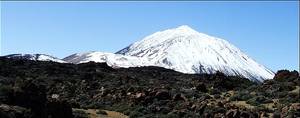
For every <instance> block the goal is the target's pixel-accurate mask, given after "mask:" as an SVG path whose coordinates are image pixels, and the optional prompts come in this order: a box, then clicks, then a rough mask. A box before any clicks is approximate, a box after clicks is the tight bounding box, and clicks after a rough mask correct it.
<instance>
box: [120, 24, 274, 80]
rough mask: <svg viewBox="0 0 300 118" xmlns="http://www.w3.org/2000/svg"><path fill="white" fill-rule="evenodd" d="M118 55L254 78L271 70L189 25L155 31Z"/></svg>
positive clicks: (193, 70)
mask: <svg viewBox="0 0 300 118" xmlns="http://www.w3.org/2000/svg"><path fill="white" fill-rule="evenodd" d="M117 54H123V55H127V56H136V57H141V58H144V59H145V58H146V59H147V60H149V61H150V62H149V63H150V65H155V66H160V67H165V68H169V69H173V70H176V71H179V72H183V73H215V72H216V71H220V72H223V73H225V74H227V75H238V76H243V77H246V78H250V79H251V80H253V81H262V80H265V79H271V78H273V76H274V73H273V72H272V71H270V70H268V69H267V68H265V67H264V66H262V65H260V64H258V63H257V62H255V61H254V60H253V59H251V58H250V57H249V56H247V55H246V54H244V53H243V52H242V51H240V50H239V49H238V48H237V47H235V46H233V45H232V44H230V43H229V42H227V41H226V40H223V39H220V38H216V37H212V36H209V35H206V34H203V33H199V32H197V31H195V30H193V29H192V28H190V27H188V26H180V27H178V28H175V29H169V30H165V31H160V32H156V33H154V34H152V35H150V36H147V37H145V38H144V39H143V40H141V41H138V42H135V43H133V44H131V45H130V46H128V47H126V48H124V49H122V50H120V51H118V52H117Z"/></svg>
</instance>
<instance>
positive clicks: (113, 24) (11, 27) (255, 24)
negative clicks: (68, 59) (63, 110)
mask: <svg viewBox="0 0 300 118" xmlns="http://www.w3.org/2000/svg"><path fill="white" fill-rule="evenodd" d="M298 10H299V2H297V1H294V2H226V1H224V2H1V50H0V52H1V55H7V54H11V53H44V54H50V55H53V56H56V57H59V58H63V57H65V56H68V55H71V54H73V53H78V52H87V51H103V52H116V51H118V50H120V49H122V48H124V47H126V46H128V45H129V44H131V43H133V42H135V41H138V40H141V39H142V38H143V37H145V36H147V35H150V34H152V33H154V32H156V31H160V30H165V29H168V28H175V27H178V26H180V25H188V26H190V27H192V28H193V29H195V30H197V31H199V32H202V33H206V34H209V35H212V36H216V37H219V38H223V39H225V40H227V41H229V42H230V43H232V44H233V45H235V46H237V47H238V48H240V49H241V50H242V51H243V52H245V53H246V54H248V55H249V56H250V57H252V58H253V59H255V60H256V61H257V62H258V63H260V64H263V65H265V66H266V67H268V68H270V69H271V70H273V71H275V72H276V71H277V70H278V69H290V70H294V69H295V70H299V54H298V53H299V11H298Z"/></svg>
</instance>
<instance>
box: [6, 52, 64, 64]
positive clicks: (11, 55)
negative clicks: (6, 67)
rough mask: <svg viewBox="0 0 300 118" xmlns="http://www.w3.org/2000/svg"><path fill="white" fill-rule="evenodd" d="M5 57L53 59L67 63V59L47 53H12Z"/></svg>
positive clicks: (39, 59) (38, 59)
mask: <svg viewBox="0 0 300 118" xmlns="http://www.w3.org/2000/svg"><path fill="white" fill-rule="evenodd" d="M4 57H6V58H12V59H26V60H34V61H53V62H59V63H66V62H65V61H63V60H61V59H59V58H57V57H53V56H50V55H46V54H10V55H6V56H4Z"/></svg>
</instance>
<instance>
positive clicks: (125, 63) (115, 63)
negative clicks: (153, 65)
mask: <svg viewBox="0 0 300 118" xmlns="http://www.w3.org/2000/svg"><path fill="white" fill-rule="evenodd" d="M63 60H64V61H66V62H69V63H74V64H79V63H86V62H90V61H94V62H106V63H107V65H109V66H111V67H124V68H128V67H139V66H149V64H148V63H147V62H148V61H147V60H144V59H142V58H138V57H133V56H125V55H120V54H114V53H104V52H95V51H94V52H87V53H76V54H73V55H70V56H68V57H66V58H64V59H63Z"/></svg>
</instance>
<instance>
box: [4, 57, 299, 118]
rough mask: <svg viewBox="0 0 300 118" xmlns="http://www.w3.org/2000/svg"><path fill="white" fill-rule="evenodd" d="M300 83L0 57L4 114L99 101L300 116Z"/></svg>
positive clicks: (135, 112)
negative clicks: (261, 81)
mask: <svg viewBox="0 0 300 118" xmlns="http://www.w3.org/2000/svg"><path fill="white" fill-rule="evenodd" d="M299 90H300V87H299V74H298V72H297V71H287V70H282V71H278V72H277V74H276V76H275V79H273V80H267V81H265V82H263V83H254V82H251V81H249V80H248V79H244V78H239V77H230V76H225V75H224V74H222V73H216V74H212V75H207V74H203V75H190V74H182V73H178V72H175V71H172V70H168V69H164V68H159V67H140V68H128V69H124V68H120V69H113V68H110V67H109V66H107V65H106V64H104V63H86V64H78V65H73V64H61V63H54V62H35V61H28V60H12V59H5V58H0V118H16V117H17V118H73V117H75V118H85V117H89V115H87V114H86V112H82V111H87V112H93V113H94V112H97V110H98V109H102V110H103V109H104V110H109V111H117V112H120V113H123V114H124V115H128V116H129V117H146V118H152V117H172V118H177V117H178V118H182V117H204V118H205V117H207V118H210V117H228V118H231V117H233V118H240V117H245V118H248V117H253V118H256V117H298V116H299V113H300V111H299V103H300V101H299V100H300V99H299ZM72 109H73V110H72ZM74 109H80V110H74ZM89 109H90V111H88V110H89ZM91 110H92V111H91ZM96 114H97V113H96ZM98 115H105V113H104V112H103V111H99V110H98Z"/></svg>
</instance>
